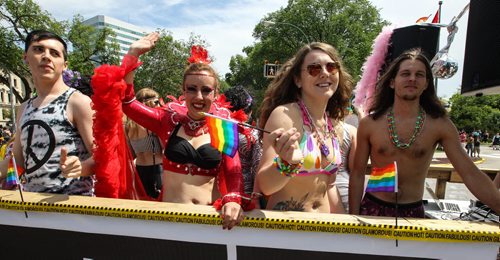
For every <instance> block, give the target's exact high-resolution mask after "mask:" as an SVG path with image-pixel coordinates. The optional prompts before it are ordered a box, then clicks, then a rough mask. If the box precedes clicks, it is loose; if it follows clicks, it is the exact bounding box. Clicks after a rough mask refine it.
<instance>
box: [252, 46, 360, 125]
mask: <svg viewBox="0 0 500 260" xmlns="http://www.w3.org/2000/svg"><path fill="white" fill-rule="evenodd" d="M313 50H320V51H323V52H324V53H326V54H328V56H330V58H332V60H334V61H335V62H338V63H339V65H340V68H339V86H338V88H337V91H335V93H334V94H333V96H332V97H331V98H330V99H329V100H328V104H327V106H326V112H327V114H328V116H329V117H331V118H333V119H340V118H343V117H344V115H346V114H347V107H348V106H349V98H350V97H351V92H352V77H351V75H349V73H348V72H347V71H346V69H345V68H344V66H343V65H342V60H341V59H340V55H339V54H338V52H337V50H336V49H335V48H334V47H333V46H331V45H329V44H327V43H322V42H313V43H310V44H307V45H305V46H303V47H302V48H301V49H300V50H299V51H298V52H297V53H296V54H295V56H294V57H293V58H291V59H289V60H288V61H287V62H285V63H284V64H283V66H282V67H281V69H280V70H279V71H278V73H277V75H276V77H275V78H274V79H273V81H272V82H271V83H270V84H269V87H268V88H267V91H266V94H265V96H264V100H263V101H262V106H261V108H260V120H259V126H260V127H262V128H263V127H264V126H265V125H266V122H267V119H268V118H269V116H270V115H271V112H272V111H273V110H274V109H275V108H276V107H277V106H280V105H284V104H288V103H293V102H297V101H298V100H299V99H300V97H301V91H300V89H299V88H298V87H297V85H296V84H295V81H294V77H297V78H300V72H301V69H302V64H303V63H304V59H305V57H306V55H307V54H309V53H310V52H311V51H313Z"/></svg>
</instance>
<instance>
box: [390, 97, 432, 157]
mask: <svg viewBox="0 0 500 260" xmlns="http://www.w3.org/2000/svg"><path fill="white" fill-rule="evenodd" d="M387 122H388V127H387V128H388V130H389V136H390V137H391V141H392V143H393V144H394V145H395V146H396V147H397V148H399V149H407V148H409V147H410V146H411V145H412V144H413V143H414V142H415V139H416V138H417V136H418V135H419V134H420V131H422V128H423V127H424V122H425V111H424V110H423V109H422V107H420V109H419V111H418V116H417V121H416V122H415V129H413V134H412V135H411V137H410V140H409V141H408V143H403V142H401V141H400V140H399V137H398V134H397V132H396V123H395V122H394V109H393V108H392V107H391V109H390V110H389V113H388V114H387Z"/></svg>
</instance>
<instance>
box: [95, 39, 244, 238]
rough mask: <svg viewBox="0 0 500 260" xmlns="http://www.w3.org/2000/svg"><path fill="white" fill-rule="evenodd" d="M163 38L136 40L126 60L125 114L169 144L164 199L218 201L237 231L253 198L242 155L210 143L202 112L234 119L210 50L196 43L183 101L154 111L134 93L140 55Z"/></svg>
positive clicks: (216, 204)
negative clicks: (245, 180) (245, 181)
mask: <svg viewBox="0 0 500 260" xmlns="http://www.w3.org/2000/svg"><path fill="white" fill-rule="evenodd" d="M158 38H159V35H158V33H151V34H149V35H147V36H145V37H143V38H141V39H139V40H138V41H136V42H134V43H132V45H131V46H130V49H129V51H128V54H127V55H126V56H125V57H124V59H123V62H122V68H124V69H125V75H126V76H125V82H126V83H127V88H126V90H125V94H124V98H123V100H122V104H123V105H122V107H123V112H124V113H125V114H126V115H127V116H128V117H129V118H131V119H132V120H134V121H135V122H137V123H138V124H140V125H142V126H143V127H145V128H146V129H148V130H150V131H152V132H154V133H155V134H157V135H158V137H159V138H160V140H161V143H162V145H163V147H165V149H164V151H163V153H164V155H165V157H164V159H165V160H164V163H163V168H164V169H163V170H164V171H163V190H162V194H161V195H160V196H161V200H162V201H165V202H174V203H183V204H193V205H213V206H214V207H215V208H217V209H220V210H221V215H222V218H223V221H222V224H223V228H224V229H231V228H232V227H234V226H235V225H237V224H238V223H239V222H240V221H242V220H243V218H244V215H243V209H242V204H243V205H245V203H246V202H248V201H250V198H247V197H245V196H244V193H243V177H242V173H241V165H240V159H239V155H238V153H237V152H236V154H235V155H234V157H230V156H228V155H225V154H221V153H220V152H219V151H218V150H217V149H215V148H213V147H212V146H211V144H210V134H209V133H208V127H207V124H206V121H205V118H204V117H205V116H204V115H203V114H202V113H201V112H204V113H211V114H214V115H216V116H219V117H223V118H229V116H230V111H229V110H228V109H227V108H226V107H224V106H223V105H221V104H222V103H219V102H218V91H219V81H218V77H217V74H216V72H215V71H214V69H213V68H212V67H211V66H210V65H209V64H208V63H209V59H208V55H207V52H206V50H204V49H203V48H201V47H199V46H193V49H192V56H191V57H190V59H189V62H190V64H189V65H188V66H187V68H186V69H185V70H184V78H183V82H182V91H183V96H181V97H180V98H179V100H174V101H173V102H169V103H167V104H166V105H165V106H163V107H162V109H153V108H150V107H148V106H146V105H144V104H142V103H141V102H139V101H137V100H136V99H135V97H134V94H133V93H134V89H133V85H132V84H133V77H134V72H133V71H134V70H135V69H136V68H137V67H138V66H139V65H140V62H139V61H138V57H139V56H140V55H142V54H144V53H146V52H147V51H149V50H151V49H152V48H153V47H154V46H155V43H156V41H157V40H158ZM104 69H105V68H104ZM99 72H100V71H99V70H96V75H94V77H95V78H99V77H102V76H106V75H107V74H106V71H103V72H102V73H101V74H100V75H97V73H99ZM113 78H116V75H115V76H114V77H113ZM119 80H121V79H119ZM103 81H105V80H103ZM110 83H111V84H114V83H113V82H110ZM110 83H107V84H110Z"/></svg>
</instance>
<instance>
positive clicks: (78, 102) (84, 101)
mask: <svg viewBox="0 0 500 260" xmlns="http://www.w3.org/2000/svg"><path fill="white" fill-rule="evenodd" d="M91 101H92V100H91V99H90V98H89V97H88V96H86V95H84V94H82V93H81V92H79V91H76V92H75V93H73V95H71V97H70V98H69V103H68V105H69V106H71V108H72V109H74V110H75V112H77V111H78V112H85V111H91V110H92V108H91V106H90V103H91Z"/></svg>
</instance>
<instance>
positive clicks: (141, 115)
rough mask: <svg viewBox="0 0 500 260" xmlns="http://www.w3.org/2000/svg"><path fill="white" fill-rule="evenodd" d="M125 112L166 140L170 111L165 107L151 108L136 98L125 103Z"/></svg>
mask: <svg viewBox="0 0 500 260" xmlns="http://www.w3.org/2000/svg"><path fill="white" fill-rule="evenodd" d="M122 107H123V112H124V113H125V114H126V115H127V116H128V117H129V118H130V119H132V120H133V121H135V122H136V123H138V124H139V125H141V126H143V127H145V128H147V129H149V130H150V131H153V132H154V133H156V135H158V136H159V137H160V138H161V139H162V140H163V141H164V140H165V138H166V137H165V133H166V131H165V130H166V129H168V117H169V113H168V111H167V110H165V109H161V108H160V109H158V108H151V107H148V106H146V105H144V104H143V103H141V102H139V101H137V100H134V101H132V102H130V103H127V104H125V103H124V104H123V105H122Z"/></svg>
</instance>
